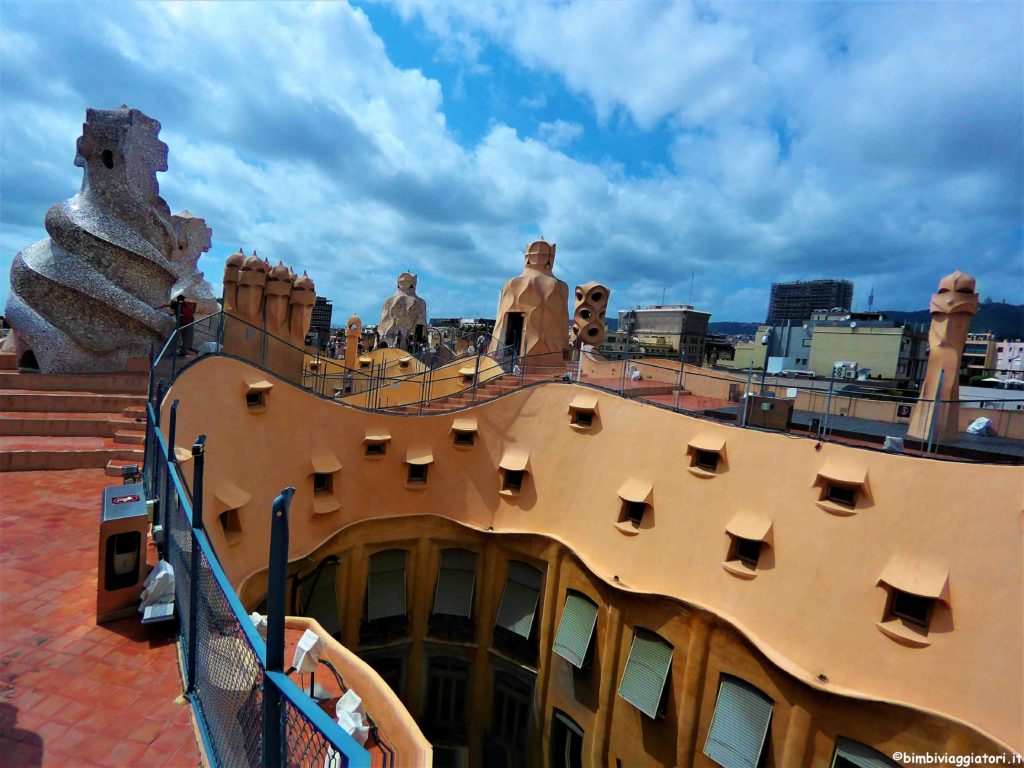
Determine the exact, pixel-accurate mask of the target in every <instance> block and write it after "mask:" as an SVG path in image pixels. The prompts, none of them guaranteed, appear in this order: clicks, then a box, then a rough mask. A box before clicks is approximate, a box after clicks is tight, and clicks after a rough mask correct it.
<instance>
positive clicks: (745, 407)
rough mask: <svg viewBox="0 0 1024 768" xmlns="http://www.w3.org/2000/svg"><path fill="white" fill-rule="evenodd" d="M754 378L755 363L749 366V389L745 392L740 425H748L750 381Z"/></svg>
mask: <svg viewBox="0 0 1024 768" xmlns="http://www.w3.org/2000/svg"><path fill="white" fill-rule="evenodd" d="M753 380H754V364H753V363H750V364H749V365H748V366H747V389H746V390H745V391H744V393H743V414H742V416H743V418H741V419H740V426H741V427H746V426H747V421H748V420H749V416H750V383H751V382H752V381H753Z"/></svg>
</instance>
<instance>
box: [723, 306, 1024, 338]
mask: <svg viewBox="0 0 1024 768" xmlns="http://www.w3.org/2000/svg"><path fill="white" fill-rule="evenodd" d="M881 313H882V314H884V315H885V316H886V317H888V318H890V319H892V320H901V321H903V322H905V323H910V324H913V325H923V326H924V327H925V328H927V327H928V324H929V323H931V321H932V318H931V315H930V314H928V310H927V309H918V310H914V311H913V312H904V311H901V310H898V309H893V310H885V309H883V310H881ZM758 325H760V323H708V333H722V334H725V335H727V336H752V335H754V334H755V333H757V327H758ZM989 331H991V332H992V333H994V334H995V335H996V338H997V339H1004V338H1011V339H1020V338H1024V304H1002V303H999V302H995V301H990V302H984V303H982V304H981V305H980V306H979V307H978V314H976V315H975V316H974V319H973V320H971V333H986V332H989Z"/></svg>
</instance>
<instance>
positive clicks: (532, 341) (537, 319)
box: [489, 240, 569, 368]
mask: <svg viewBox="0 0 1024 768" xmlns="http://www.w3.org/2000/svg"><path fill="white" fill-rule="evenodd" d="M556 248H557V246H556V245H555V244H554V243H548V242H546V241H545V240H537V241H536V242H533V243H530V245H529V246H528V247H527V249H526V254H525V261H526V263H525V265H524V267H523V272H522V274H520V275H519V276H517V277H513V278H512V279H511V280H509V281H508V282H507V283H505V286H504V288H502V289H501V296H500V298H499V299H498V312H497V324H496V325H495V327H494V339H493V340H492V341H491V347H490V350H489V351H490V352H492V353H494V352H499V351H505V354H506V356H507V355H514V356H515V357H516V358H517V359H519V358H523V357H526V358H527V360H526V361H525V365H527V366H530V367H533V368H538V367H539V368H545V367H556V366H561V365H562V364H563V355H564V353H565V351H566V350H568V348H569V286H568V285H566V284H565V282H563V281H562V280H559V279H558V278H557V277H555V274H554V265H555V250H556Z"/></svg>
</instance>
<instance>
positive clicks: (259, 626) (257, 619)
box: [249, 611, 267, 640]
mask: <svg viewBox="0 0 1024 768" xmlns="http://www.w3.org/2000/svg"><path fill="white" fill-rule="evenodd" d="M249 618H250V619H251V620H252V623H253V625H254V626H255V627H256V631H257V632H259V633H260V637H262V638H263V639H264V640H266V639H267V617H266V616H263V615H262V614H260V613H258V612H257V611H253V612H252V613H250V614H249Z"/></svg>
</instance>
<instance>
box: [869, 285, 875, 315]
mask: <svg viewBox="0 0 1024 768" xmlns="http://www.w3.org/2000/svg"><path fill="white" fill-rule="evenodd" d="M874 306H875V284H874V283H872V284H871V293H869V294H868V312H869V313H870V312H871V310H872V309H874Z"/></svg>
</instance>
